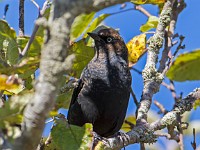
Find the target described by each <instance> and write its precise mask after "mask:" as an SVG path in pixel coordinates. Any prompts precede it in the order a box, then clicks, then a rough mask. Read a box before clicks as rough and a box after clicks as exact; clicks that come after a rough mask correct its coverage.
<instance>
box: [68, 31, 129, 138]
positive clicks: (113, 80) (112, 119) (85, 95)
mask: <svg viewBox="0 0 200 150" xmlns="http://www.w3.org/2000/svg"><path fill="white" fill-rule="evenodd" d="M88 35H89V36H90V37H92V38H93V39H94V42H95V46H94V48H95V50H96V53H95V56H94V57H93V59H92V60H91V61H90V62H89V63H88V65H87V66H86V67H85V68H84V70H83V72H82V74H81V77H80V80H79V84H78V86H77V87H76V88H75V89H74V91H73V95H72V99H71V103H70V107H69V111H68V116H67V119H68V122H69V124H73V125H77V126H83V125H84V124H85V123H92V124H93V131H94V132H96V133H97V134H98V135H100V136H102V137H110V136H113V135H114V134H115V133H117V132H118V131H119V130H120V128H121V126H122V124H123V121H124V118H125V115H126V111H127V106H128V101H129V96H130V87H131V74H130V71H129V69H128V50H127V47H126V45H125V43H124V41H123V39H122V38H121V37H120V35H119V33H118V32H117V31H116V30H114V29H112V28H107V29H101V30H100V31H98V33H88Z"/></svg>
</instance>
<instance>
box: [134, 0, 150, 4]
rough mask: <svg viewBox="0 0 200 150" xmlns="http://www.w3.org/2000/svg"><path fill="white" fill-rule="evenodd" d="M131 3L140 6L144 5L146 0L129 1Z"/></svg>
mask: <svg viewBox="0 0 200 150" xmlns="http://www.w3.org/2000/svg"><path fill="white" fill-rule="evenodd" d="M131 2H132V3H134V4H138V5H141V4H144V3H146V2H147V0H131Z"/></svg>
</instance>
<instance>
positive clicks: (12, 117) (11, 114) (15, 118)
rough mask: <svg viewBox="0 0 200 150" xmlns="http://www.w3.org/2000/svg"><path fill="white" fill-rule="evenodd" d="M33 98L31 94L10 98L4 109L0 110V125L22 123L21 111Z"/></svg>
mask: <svg viewBox="0 0 200 150" xmlns="http://www.w3.org/2000/svg"><path fill="white" fill-rule="evenodd" d="M31 97H33V93H30V92H29V93H24V94H23V95H15V96H12V97H11V98H10V99H9V100H8V101H6V102H5V104H4V107H3V108H1V109H0V125H1V126H2V124H4V122H5V121H6V122H8V123H9V124H20V123H21V121H22V111H23V110H24V108H25V106H26V104H27V103H28V101H29V100H30V98H31Z"/></svg>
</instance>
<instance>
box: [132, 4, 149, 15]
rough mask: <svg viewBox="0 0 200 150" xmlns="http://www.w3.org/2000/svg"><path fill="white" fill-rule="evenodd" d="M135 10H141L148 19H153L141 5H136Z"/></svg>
mask: <svg viewBox="0 0 200 150" xmlns="http://www.w3.org/2000/svg"><path fill="white" fill-rule="evenodd" d="M135 9H136V10H139V11H140V12H142V13H143V14H145V15H146V16H147V17H151V16H152V15H151V14H150V13H149V12H148V11H147V10H146V9H144V8H143V7H142V6H141V5H135Z"/></svg>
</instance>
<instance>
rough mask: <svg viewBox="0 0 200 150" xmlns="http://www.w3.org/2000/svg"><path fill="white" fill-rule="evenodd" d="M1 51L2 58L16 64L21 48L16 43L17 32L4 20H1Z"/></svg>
mask: <svg viewBox="0 0 200 150" xmlns="http://www.w3.org/2000/svg"><path fill="white" fill-rule="evenodd" d="M0 52H1V59H2V60H3V61H5V62H7V63H9V64H16V63H17V61H18V57H19V50H18V47H17V43H16V33H15V31H14V30H13V29H12V28H11V27H10V26H9V25H8V23H7V22H6V21H4V20H0Z"/></svg>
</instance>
